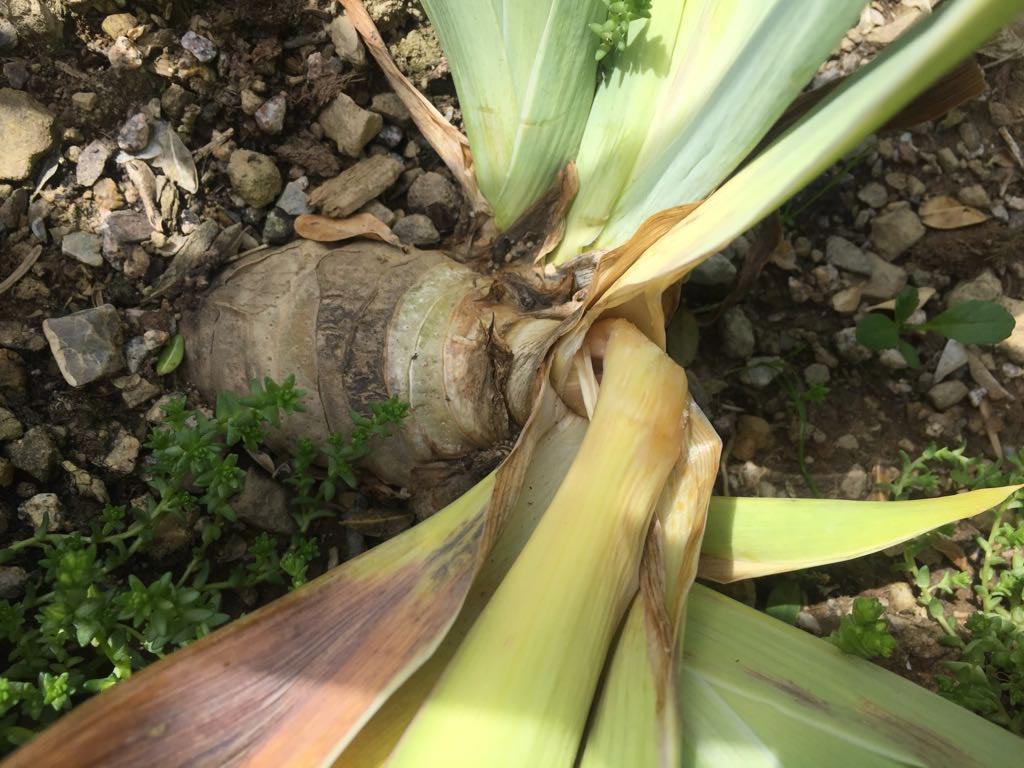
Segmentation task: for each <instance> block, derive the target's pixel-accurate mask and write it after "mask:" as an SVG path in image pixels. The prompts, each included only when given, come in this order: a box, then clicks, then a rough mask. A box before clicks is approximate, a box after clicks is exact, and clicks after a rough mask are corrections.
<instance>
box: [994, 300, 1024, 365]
mask: <svg viewBox="0 0 1024 768" xmlns="http://www.w3.org/2000/svg"><path fill="white" fill-rule="evenodd" d="M999 303H1000V304H1002V305H1003V306H1004V307H1006V310H1007V312H1009V313H1010V314H1011V315H1013V318H1014V320H1016V321H1017V324H1016V326H1015V327H1014V329H1013V333H1011V334H1010V338H1008V339H1005V340H1003V341H1001V342H999V345H998V346H997V347H996V349H998V350H999V351H1000V352H1002V353H1003V354H1004V355H1006V356H1007V357H1008V358H1009V359H1010V360H1011V361H1012V362H1014V363H1017V364H1021V365H1024V301H1021V300H1019V299H1011V298H1010V297H1009V296H1002V297H1000V299H999Z"/></svg>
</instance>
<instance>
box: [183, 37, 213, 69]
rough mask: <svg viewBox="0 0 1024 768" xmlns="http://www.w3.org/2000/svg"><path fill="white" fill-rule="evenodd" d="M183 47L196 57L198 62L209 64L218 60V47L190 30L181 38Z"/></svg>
mask: <svg viewBox="0 0 1024 768" xmlns="http://www.w3.org/2000/svg"><path fill="white" fill-rule="evenodd" d="M181 47H182V48H184V49H185V50H186V51H188V52H189V53H191V54H192V55H193V56H195V57H196V61H198V62H201V63H202V64H208V63H209V62H211V61H213V60H214V59H216V58H217V46H215V45H214V44H213V41H212V40H210V39H209V38H207V37H203V36H202V35H199V34H196V33H195V32H192V31H191V30H189V31H188V32H186V33H185V34H184V36H182V38H181Z"/></svg>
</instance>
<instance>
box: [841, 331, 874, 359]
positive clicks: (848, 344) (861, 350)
mask: <svg viewBox="0 0 1024 768" xmlns="http://www.w3.org/2000/svg"><path fill="white" fill-rule="evenodd" d="M832 341H833V343H834V344H835V346H836V352H838V353H839V356H840V357H841V358H843V360H846V361H847V362H848V363H864V362H867V361H868V360H870V359H871V350H870V349H868V348H867V347H865V346H864V345H863V344H861V343H860V342H859V341H857V329H856V328H843V330H841V331H838V332H836V334H835V335H834V336H833V337H832Z"/></svg>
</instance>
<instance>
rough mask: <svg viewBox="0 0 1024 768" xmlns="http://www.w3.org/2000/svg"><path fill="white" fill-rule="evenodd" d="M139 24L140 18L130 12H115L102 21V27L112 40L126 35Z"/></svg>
mask: <svg viewBox="0 0 1024 768" xmlns="http://www.w3.org/2000/svg"><path fill="white" fill-rule="evenodd" d="M137 26H139V20H138V19H137V18H135V16H133V15H132V14H130V13H113V14H111V15H110V16H107V17H106V18H105V19H103V21H102V22H101V23H100V28H101V29H102V30H103V32H104V34H106V36H107V37H109V38H110V39H111V40H117V38H119V37H126V36H127V35H128V33H129V32H131V31H132V30H133V29H135V27H137Z"/></svg>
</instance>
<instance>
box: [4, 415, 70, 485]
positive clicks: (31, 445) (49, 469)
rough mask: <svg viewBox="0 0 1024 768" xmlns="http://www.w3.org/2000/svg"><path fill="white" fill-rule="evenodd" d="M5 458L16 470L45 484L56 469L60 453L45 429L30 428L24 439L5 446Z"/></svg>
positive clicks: (51, 436)
mask: <svg viewBox="0 0 1024 768" xmlns="http://www.w3.org/2000/svg"><path fill="white" fill-rule="evenodd" d="M7 458H9V459H10V460H11V464H13V465H14V466H15V468H16V469H20V470H21V471H22V472H26V473H28V474H29V475H31V476H32V477H34V478H35V479H36V480H38V481H39V482H41V483H45V482H47V481H48V480H49V479H50V478H51V477H52V476H53V473H54V471H55V470H56V469H57V465H58V463H59V461H60V451H59V450H58V449H57V444H56V443H55V442H54V441H53V435H51V434H50V431H49V430H48V429H47V428H46V427H32V429H30V430H28V432H26V433H25V436H24V437H22V438H21V439H20V440H17V441H15V442H13V443H11V444H9V445H8V446H7Z"/></svg>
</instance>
